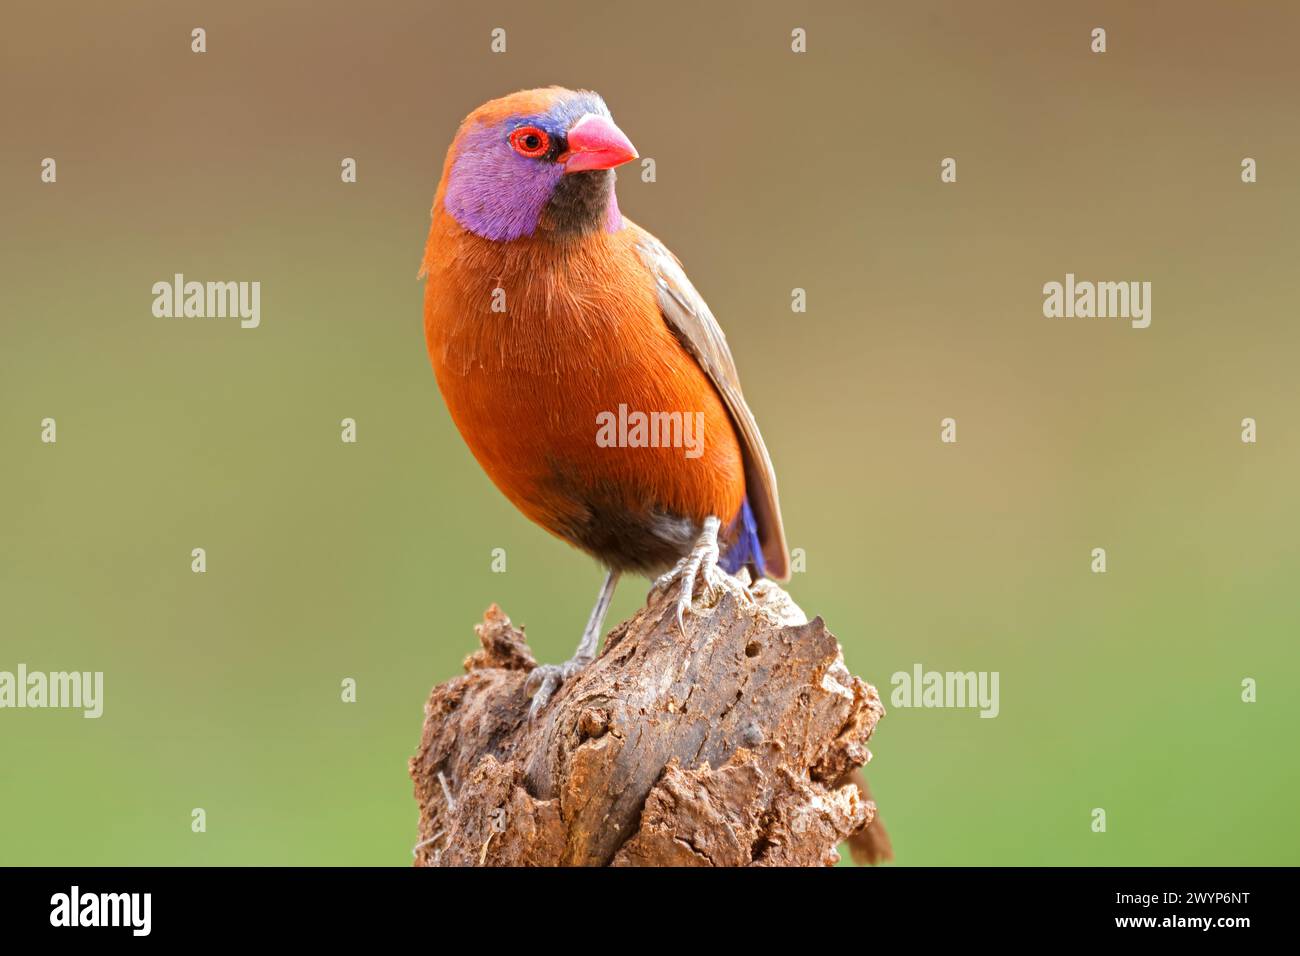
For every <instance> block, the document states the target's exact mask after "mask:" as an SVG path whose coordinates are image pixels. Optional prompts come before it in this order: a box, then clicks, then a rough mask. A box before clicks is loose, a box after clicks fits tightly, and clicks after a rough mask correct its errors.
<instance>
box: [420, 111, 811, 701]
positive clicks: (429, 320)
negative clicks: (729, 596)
mask: <svg viewBox="0 0 1300 956" xmlns="http://www.w3.org/2000/svg"><path fill="white" fill-rule="evenodd" d="M638 158H639V154H638V153H637V150H636V148H635V147H634V146H633V145H632V142H631V140H629V139H628V137H627V135H626V134H625V133H624V132H623V131H622V130H621V129H619V127H618V126H617V125H615V123H614V120H613V116H612V114H611V113H610V110H609V108H608V106H606V104H605V101H604V100H603V99H602V98H601V97H600V96H599V95H598V94H596V93H594V92H591V91H588V90H570V89H566V88H563V87H559V86H552V87H546V88H541V89H533V90H521V91H519V92H515V93H511V94H509V95H507V96H503V97H500V98H498V99H493V100H491V101H489V102H487V103H484V104H483V105H481V106H479V107H478V108H477V109H475V110H473V111H472V112H471V113H469V115H468V116H466V117H465V119H464V121H463V122H462V123H461V124H460V127H459V129H458V130H457V132H456V135H455V137H454V138H453V140H452V142H451V145H450V147H449V148H448V150H447V154H446V159H445V161H444V164H443V169H442V176H441V178H440V180H439V182H438V187H437V192H436V194H435V196H434V202H433V208H432V222H431V224H430V228H429V234H428V240H427V242H426V245H425V250H424V256H423V259H422V262H421V267H420V272H419V276H420V277H421V278H423V279H424V283H425V285H424V331H425V344H426V346H427V348H428V353H429V360H430V362H431V364H432V366H433V372H434V375H435V377H436V379H437V383H438V388H439V391H440V392H441V394H442V397H443V400H444V402H445V404H446V406H447V410H448V412H449V414H450V416H451V418H452V421H453V422H454V423H455V425H456V428H457V430H458V431H459V432H460V434H461V436H462V437H463V439H464V441H465V443H466V444H467V445H468V446H469V450H470V452H471V453H472V454H473V456H474V457H475V458H476V459H477V460H478V462H479V464H480V465H481V466H482V468H483V470H484V471H485V472H486V473H487V475H488V477H489V478H490V479H491V480H492V482H493V483H494V484H495V485H496V486H497V488H498V489H499V490H500V491H501V492H502V493H503V494H504V495H505V496H506V498H508V499H509V500H510V501H511V502H512V503H513V504H514V505H515V506H516V507H517V508H518V509H519V510H520V511H521V512H522V513H523V514H524V515H525V516H526V517H527V518H529V519H531V520H532V521H534V522H535V523H536V524H538V525H540V526H541V527H542V528H544V529H546V530H547V531H549V532H550V533H551V534H553V535H555V536H556V537H558V538H560V539H562V540H564V541H567V542H568V543H569V544H571V545H573V546H575V547H577V548H578V549H580V550H582V551H584V552H586V553H587V554H589V555H591V556H592V557H594V558H595V559H596V561H597V562H599V564H600V565H601V566H602V567H603V569H604V572H605V573H604V577H603V580H602V583H601V586H600V590H599V592H598V595H597V599H596V603H595V606H594V607H593V608H592V611H591V615H590V617H589V618H588V621H587V625H586V627H585V628H584V630H583V632H582V636H581V639H580V641H579V643H578V647H577V649H576V651H575V652H574V654H573V656H572V657H571V658H570V659H569V660H568V661H566V662H564V663H563V664H558V665H557V664H541V665H538V666H537V667H536V668H534V669H533V671H532V672H531V673H530V674H529V676H528V678H527V681H526V689H527V690H528V691H529V692H530V693H531V696H532V699H531V703H530V706H529V716H530V718H536V717H537V716H538V715H539V714H540V713H541V712H542V711H543V709H544V708H545V707H546V705H547V703H548V702H549V700H550V699H551V697H552V696H553V694H554V693H555V692H556V690H557V689H558V688H559V687H560V686H561V685H562V684H563V683H564V682H565V681H568V680H570V679H571V678H573V677H574V676H575V675H577V674H578V673H580V672H581V670H582V669H583V668H584V667H586V666H587V665H588V664H590V663H591V662H592V661H593V660H594V659H595V657H596V652H597V650H598V647H599V642H600V638H601V634H602V630H603V625H604V619H605V615H606V612H607V611H608V610H609V605H610V601H611V600H612V598H613V595H614V591H615V587H616V586H617V583H618V580H619V577H620V575H623V574H628V573H635V574H642V575H645V576H647V577H649V578H652V579H653V582H654V583H653V586H652V587H651V590H650V595H649V596H650V597H651V598H653V597H655V596H657V595H658V596H663V595H668V596H671V595H672V593H673V589H674V588H676V589H677V597H676V602H675V604H676V606H675V610H676V623H677V626H678V628H679V629H680V631H681V632H682V633H685V630H686V623H685V619H686V617H687V616H688V615H691V614H693V613H694V599H695V591H696V589H697V586H702V588H703V590H704V593H705V594H709V593H716V591H717V589H718V588H719V587H720V586H721V574H723V573H727V574H737V573H739V572H740V570H741V569H742V568H746V569H748V571H749V575H750V578H751V580H757V579H758V578H759V577H764V576H765V577H768V578H771V579H773V580H777V581H785V580H788V578H789V556H788V553H787V550H786V543H785V532H784V529H783V527H782V521H781V508H780V503H779V500H778V495H777V484H776V475H775V471H774V468H773V466H772V461H771V457H770V456H769V454H768V451H767V448H766V446H765V445H764V443H763V437H762V435H761V434H760V432H759V429H758V424H757V422H756V421H755V419H754V415H753V413H752V412H751V410H750V408H749V406H748V405H747V404H746V402H745V398H744V395H743V393H742V391H741V387H740V378H739V375H738V373H737V370H736V365H735V362H734V360H733V359H732V355H731V351H730V349H729V347H728V345H727V340H726V337H725V336H724V334H723V332H722V329H721V328H720V327H719V325H718V322H717V320H716V319H715V318H714V316H713V313H712V312H711V311H710V310H709V307H708V305H706V304H705V301H704V299H703V297H702V296H701V295H700V293H699V292H698V291H697V290H696V288H695V286H694V285H692V284H691V281H690V280H689V279H688V278H687V276H686V273H685V270H684V269H683V267H682V264H681V262H680V261H679V260H678V259H677V258H676V256H674V255H673V254H672V253H671V252H669V250H668V248H667V247H666V246H665V245H664V244H663V243H662V242H660V241H659V240H658V239H657V238H655V237H654V236H653V235H651V234H650V233H649V232H647V231H646V230H645V229H642V228H641V227H640V226H638V225H636V224H635V223H634V222H632V220H630V219H629V218H627V217H626V216H624V215H623V214H622V211H621V210H620V209H619V205H618V199H617V196H616V193H615V182H616V174H615V169H616V167H619V166H621V165H623V164H624V163H628V162H631V161H632V160H635V159H638Z"/></svg>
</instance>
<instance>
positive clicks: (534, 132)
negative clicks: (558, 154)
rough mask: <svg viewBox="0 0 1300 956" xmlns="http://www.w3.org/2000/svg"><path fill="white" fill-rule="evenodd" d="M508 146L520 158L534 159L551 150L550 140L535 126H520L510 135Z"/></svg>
mask: <svg viewBox="0 0 1300 956" xmlns="http://www.w3.org/2000/svg"><path fill="white" fill-rule="evenodd" d="M510 145H511V146H513V147H514V148H515V152H516V153H518V154H519V155H520V156H527V157H528V158H529V159H536V158H537V157H538V156H545V155H546V151H547V150H548V149H550V148H551V138H550V137H549V136H547V135H546V132H545V130H540V129H538V128H537V127H536V126H521V127H519V128H518V129H517V130H515V131H514V132H513V133H511V134H510Z"/></svg>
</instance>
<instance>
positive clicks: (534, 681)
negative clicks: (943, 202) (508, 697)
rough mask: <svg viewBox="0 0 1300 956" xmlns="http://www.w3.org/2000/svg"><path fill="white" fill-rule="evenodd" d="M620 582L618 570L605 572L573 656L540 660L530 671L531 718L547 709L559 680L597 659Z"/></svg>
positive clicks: (528, 688) (528, 681)
mask: <svg viewBox="0 0 1300 956" xmlns="http://www.w3.org/2000/svg"><path fill="white" fill-rule="evenodd" d="M617 584H618V572H617V571H608V572H606V574H605V581H604V583H603V584H601V586H600V593H599V594H598V595H596V606H595V607H593V608H592V609H591V617H590V618H588V619H587V627H586V628H585V629H584V630H583V632H582V640H580V641H579V642H578V649H577V650H576V651H574V652H573V656H572V657H570V658H569V659H568V660H567V661H565V662H564V663H563V664H539V665H537V666H536V667H534V668H533V669H532V671H530V672H529V674H528V679H527V681H525V683H524V688H525V689H526V690H527V691H528V692H529V693H530V694H532V695H533V702H532V705H531V706H530V707H529V708H528V717H529V719H533V718H535V717H536V716H537V715H538V714H540V713H541V712H542V711H543V710H544V709H545V707H546V704H547V702H548V701H549V700H550V699H551V695H552V694H554V693H555V690H556V688H558V687H559V686H560V684H562V683H564V681H566V680H568V679H569V678H570V677H573V676H574V675H575V674H577V673H578V672H579V671H581V670H582V669H583V668H584V667H586V666H587V665H588V664H590V663H591V662H592V661H594V660H595V659H596V648H597V647H599V646H600V633H601V630H602V629H603V625H604V623H605V614H606V613H607V612H608V611H609V603H610V601H612V600H613V598H614V588H615V586H616V585H617Z"/></svg>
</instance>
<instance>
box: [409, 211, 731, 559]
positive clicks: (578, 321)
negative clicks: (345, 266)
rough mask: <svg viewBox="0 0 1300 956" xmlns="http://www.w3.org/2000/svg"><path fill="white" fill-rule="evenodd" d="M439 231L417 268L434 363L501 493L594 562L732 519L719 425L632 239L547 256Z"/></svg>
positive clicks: (702, 378)
mask: <svg viewBox="0 0 1300 956" xmlns="http://www.w3.org/2000/svg"><path fill="white" fill-rule="evenodd" d="M439 225H440V224H439V222H438V220H437V219H436V218H435V224H434V236H433V238H434V240H438V239H443V240H445V241H444V242H442V243H441V244H440V246H437V247H435V246H433V245H432V244H431V253H430V255H428V256H427V257H426V260H425V267H426V271H427V276H428V279H427V283H426V286H425V336H426V341H427V344H428V348H429V357H430V360H431V362H432V364H433V368H434V372H435V374H436V376H437V379H438V384H439V388H440V389H441V391H442V394H443V398H444V400H445V401H446V403H447V408H448V410H449V411H450V413H451V416H452V419H453V420H454V421H455V423H456V426H457V428H458V429H459V431H460V433H461V435H462V436H463V437H464V439H465V441H466V443H467V444H468V445H469V447H470V450H471V451H472V452H473V454H474V456H475V457H476V458H477V459H478V461H479V462H480V464H481V465H482V466H483V468H484V470H486V471H487V473H488V475H489V476H490V477H491V478H492V480H493V481H494V482H495V483H496V484H497V486H498V487H499V488H500V489H501V491H502V492H504V493H505V494H506V496H507V497H509V498H510V499H511V500H512V501H513V502H514V503H515V504H516V506H518V507H519V508H520V509H521V510H522V511H524V513H525V514H526V515H527V516H528V517H530V518H532V519H533V520H534V521H537V522H538V523H539V524H541V525H543V526H544V527H546V528H548V530H551V531H552V532H554V533H556V534H559V535H560V536H561V537H565V538H567V539H568V540H570V541H572V542H574V543H575V544H578V545H579V546H582V547H584V548H586V549H587V550H589V551H592V552H593V553H597V552H598V551H599V550H600V547H601V546H596V545H593V544H592V542H593V541H594V540H598V539H603V538H605V537H609V536H610V535H613V536H614V537H618V536H619V535H622V536H623V537H628V536H632V537H635V536H637V535H638V534H643V533H645V532H644V531H642V530H638V529H639V528H640V524H642V523H645V522H652V521H661V522H667V523H668V524H671V523H672V522H674V521H682V522H686V523H688V524H690V525H691V527H690V528H687V529H686V530H681V529H673V530H672V533H673V534H675V535H677V536H682V535H686V536H689V535H688V532H689V531H690V530H693V527H694V526H695V525H698V523H699V522H701V521H702V520H703V519H704V517H705V516H707V515H709V514H716V515H718V516H719V517H720V518H722V519H723V520H724V521H729V520H731V518H732V517H733V516H734V515H735V514H736V512H737V511H738V510H739V507H740V501H741V499H742V497H743V495H744V476H743V466H742V462H741V454H740V448H739V444H738V442H737V439H736V435H735V432H734V429H733V426H732V423H731V419H730V416H729V414H728V413H727V410H726V408H725V406H724V405H723V403H722V401H721V399H720V397H719V396H718V394H717V391H716V389H715V388H714V387H713V384H712V382H711V381H710V380H709V379H708V376H707V375H706V374H705V373H704V372H703V371H702V370H701V368H700V367H699V365H698V364H697V363H696V362H695V360H694V358H692V356H691V355H690V354H689V353H688V352H687V351H686V350H685V349H684V348H683V347H682V345H681V343H680V342H679V341H678V340H677V338H676V337H675V336H674V335H673V334H672V332H671V330H670V329H669V328H668V326H667V324H666V323H665V322H664V320H663V317H662V315H661V313H660V311H659V304H658V298H657V294H656V291H655V288H654V285H653V283H652V281H651V279H650V277H649V275H648V273H647V272H646V270H645V267H644V266H643V265H642V264H641V262H640V259H639V258H638V256H637V254H636V251H635V249H634V248H633V247H632V245H631V241H630V237H629V236H628V235H627V231H626V230H624V231H622V232H614V233H600V234H596V235H592V236H588V237H585V238H584V239H583V240H582V241H581V242H574V243H570V244H564V245H558V247H557V244H554V243H550V242H541V241H539V242H533V241H528V240H521V241H515V242H510V243H492V242H489V241H486V240H480V239H478V238H477V237H474V236H471V235H467V234H464V233H463V232H461V231H460V230H458V229H455V228H453V225H454V224H453V225H447V224H442V227H443V228H444V229H445V230H446V235H445V236H439V235H438V229H439ZM620 523H621V524H620ZM665 533H667V531H665ZM643 544H646V546H649V545H648V543H646V542H643ZM598 556H600V555H599V554H598ZM624 563H632V564H635V562H624ZM646 563H647V565H649V564H658V563H661V562H660V561H659V560H658V559H656V560H655V561H654V562H646Z"/></svg>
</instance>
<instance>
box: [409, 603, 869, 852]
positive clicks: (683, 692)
mask: <svg viewBox="0 0 1300 956" xmlns="http://www.w3.org/2000/svg"><path fill="white" fill-rule="evenodd" d="M705 603H706V605H707V606H705V607H703V608H700V609H699V611H698V613H697V614H695V615H693V616H688V617H687V619H686V635H685V636H683V635H682V634H681V633H679V631H678V629H677V624H676V618H675V616H674V611H673V603H672V601H671V600H658V601H655V602H654V603H652V604H650V605H649V606H648V607H646V608H643V609H642V610H641V611H640V612H638V613H637V614H636V615H635V616H634V617H633V618H632V619H631V620H629V621H626V622H624V623H623V624H621V625H619V626H618V627H617V628H615V629H614V630H613V631H612V632H611V633H610V635H609V636H608V638H607V639H606V642H605V648H604V651H603V653H602V654H601V655H600V657H599V658H598V659H597V660H596V662H595V663H594V664H592V665H591V666H590V667H588V668H587V669H586V670H585V671H583V673H582V674H581V675H579V676H578V677H576V678H574V679H572V680H570V681H569V682H567V683H566V684H565V685H564V686H562V687H561V688H560V690H559V691H557V692H556V695H555V697H554V699H552V701H551V702H550V703H549V704H548V705H547V708H546V710H545V711H543V713H542V714H541V715H540V716H539V717H538V719H537V720H536V721H533V722H529V721H528V719H527V711H528V704H529V699H528V698H527V697H526V696H525V690H524V680H525V678H526V677H527V674H528V671H529V670H530V669H531V668H532V667H533V666H534V663H535V661H534V659H533V655H532V653H531V652H530V651H529V649H528V645H527V642H526V641H525V639H524V634H523V631H522V630H520V629H518V628H516V627H515V626H514V625H512V624H511V623H510V619H509V618H507V617H506V615H505V614H504V613H502V611H501V610H500V608H498V607H496V606H495V605H493V606H492V607H491V608H489V609H488V611H487V613H486V614H485V615H484V618H483V622H482V623H481V624H479V625H477V627H476V631H477V632H478V638H479V642H480V644H481V645H482V646H481V648H480V649H479V650H478V651H476V652H475V653H473V654H472V655H470V656H469V657H468V658H467V659H466V660H465V671H466V673H465V674H464V675H463V676H461V677H456V678H454V679H452V680H450V681H447V682H446V683H444V684H440V685H438V686H437V687H435V688H434V689H433V692H432V694H431V695H430V697H429V701H428V703H427V704H426V705H425V722H424V732H423V735H422V739H421V742H420V750H419V753H417V754H416V756H414V757H413V758H411V761H410V772H411V778H412V780H413V781H414V783H415V797H416V801H417V803H418V804H419V811H420V824H419V842H418V843H417V845H416V850H415V857H416V860H415V862H416V865H417V866H604V865H612V866H683V865H685V866H750V865H778V866H790V865H797V866H805V865H823V864H831V863H834V862H836V861H837V860H838V854H837V853H836V849H835V848H836V846H837V845H838V844H839V843H840V842H841V841H844V840H846V839H848V840H850V841H851V845H852V847H853V850H854V856H855V857H860V858H861V859H863V860H866V861H870V862H874V861H875V860H876V859H880V858H884V857H887V856H888V854H889V844H888V838H887V837H886V836H885V834H884V831H883V829H882V828H880V827H879V825H878V824H874V823H873V821H874V819H875V815H876V806H875V803H874V802H873V801H871V800H870V799H869V797H868V795H867V794H866V793H864V788H865V781H863V780H862V777H861V774H860V773H856V771H857V769H858V768H860V767H861V766H862V765H864V764H865V763H866V762H867V761H868V760H869V759H870V757H871V754H870V752H869V751H868V750H867V740H868V739H869V738H870V737H871V733H872V731H873V730H874V728H875V726H876V722H877V721H878V720H879V719H880V718H881V717H882V716H883V715H884V708H883V707H882V706H881V703H880V698H879V696H878V694H877V693H876V690H875V688H873V687H871V686H870V685H869V684H867V683H865V682H863V681H862V680H861V679H860V678H858V677H855V676H853V675H852V674H850V673H849V671H848V669H847V668H846V667H845V665H844V659H843V655H842V652H841V649H840V646H839V642H838V641H837V640H836V639H835V637H834V636H833V635H832V634H831V633H830V632H829V631H827V630H826V627H825V625H824V624H823V623H822V621H821V619H820V618H816V619H814V620H812V621H807V620H806V619H805V617H804V615H803V612H802V611H800V610H799V608H798V607H797V606H796V605H795V604H794V603H793V602H792V601H791V600H790V598H789V596H788V595H786V593H785V592H784V591H782V590H781V589H780V588H779V587H777V586H776V585H774V584H772V583H771V582H768V581H760V582H759V583H758V584H757V585H754V586H753V587H752V588H750V589H749V590H748V591H747V590H746V589H745V588H744V587H743V586H742V585H741V584H740V583H738V582H733V581H731V580H728V581H727V582H726V585H725V586H724V587H723V588H721V589H720V590H719V591H718V592H717V593H714V594H711V595H709V596H708V597H707V598H706V599H705ZM698 607H699V605H698V604H697V608H698Z"/></svg>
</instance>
